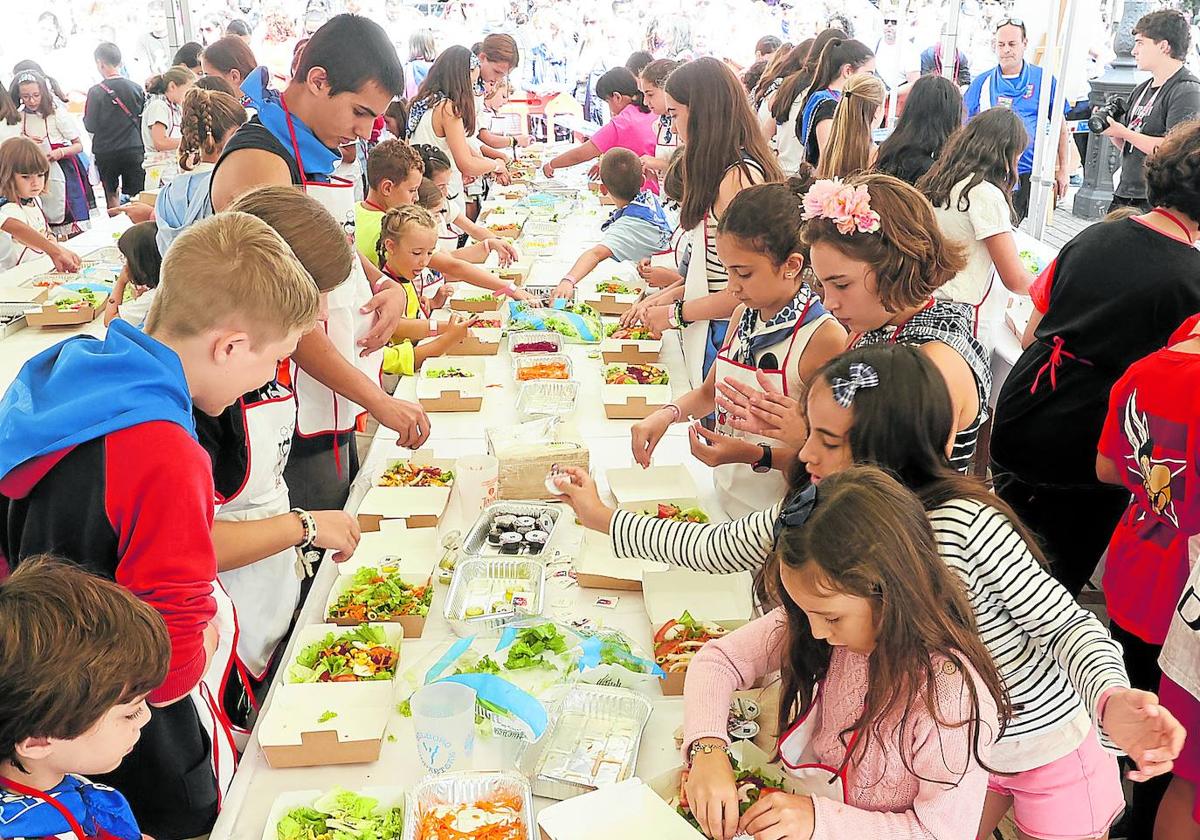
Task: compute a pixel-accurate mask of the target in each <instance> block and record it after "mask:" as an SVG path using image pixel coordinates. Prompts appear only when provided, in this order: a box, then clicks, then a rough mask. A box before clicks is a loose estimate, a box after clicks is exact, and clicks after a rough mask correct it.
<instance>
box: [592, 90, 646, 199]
mask: <svg viewBox="0 0 1200 840" xmlns="http://www.w3.org/2000/svg"><path fill="white" fill-rule="evenodd" d="M657 140H658V114H656V113H654V112H653V111H650V112H648V113H642V111H641V109H640V108H638V107H637V106H636V105H628V106H626V107H625V109H624V110H623V111H621V113H619V114H617V115H616V116H615V117H613V118H612V119H611V120H609V121H608V122H607V123H605V125H604V127H603V128H601V129H600V130H599V131H597V132H596V133H595V134H593V135H592V143H594V144H595V145H596V148H597V149H599V150H600V153H601V154H603V153H604V152H607V151H608V150H609V149H613V148H617V147H620V148H622V149H629V150H630V151H631V152H633V153H634V154H635V155H637V156H638V157H641V156H642V155H653V154H654V150H655V144H656V142H657ZM642 188H643V189H647V190H650V191H651V192H653V193H654V194H655V195H657V194H658V179H657V178H647V179H646V183H645V184H644V185H643V187H642Z"/></svg>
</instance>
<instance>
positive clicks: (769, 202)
mask: <svg viewBox="0 0 1200 840" xmlns="http://www.w3.org/2000/svg"><path fill="white" fill-rule="evenodd" d="M606 154H611V152H609V153H606ZM804 186H805V185H804V184H803V182H801V181H799V180H798V179H792V180H791V181H790V182H789V183H788V184H760V185H757V186H753V187H748V188H747V189H745V190H742V191H741V192H740V193H738V194H737V196H736V197H735V198H734V199H733V201H731V202H730V203H729V207H728V208H726V210H725V214H724V215H723V216H721V222H720V224H719V225H718V227H717V252H718V253H719V254H720V255H721V261H722V262H723V263H724V264H725V266H726V268H727V269H729V287H730V290H731V291H732V292H733V294H734V295H735V296H736V297H737V298H738V299H739V300H740V301H742V305H741V306H740V307H739V308H738V309H736V310H734V314H733V317H732V318H731V319H730V325H731V326H730V330H729V333H728V335H727V336H726V339H725V343H724V346H722V348H721V351H720V352H719V353H718V354H717V360H716V363H715V364H714V365H713V367H712V369H710V370H709V372H708V375H707V376H706V377H705V379H704V383H703V384H702V385H701V386H700V387H699V388H696V389H694V390H692V391H689V392H688V393H686V394H684V395H683V396H682V397H680V398H679V400H678V402H677V403H675V404H672V405H670V406H667V407H666V408H664V409H660V410H659V411H656V412H654V413H653V414H651V415H650V416H649V417H648V418H646V419H645V420H642V421H640V422H639V423H637V424H636V425H635V426H634V427H633V441H632V443H633V457H634V460H635V461H637V462H638V463H639V464H641V465H642V466H644V467H648V466H649V465H650V459H651V457H652V455H653V453H654V449H655V447H656V446H657V445H658V442H659V441H660V440H661V439H662V437H663V435H664V434H666V432H667V429H669V428H670V427H671V425H672V424H674V423H677V422H680V421H681V420H686V419H687V418H691V417H706V416H708V415H709V414H710V413H711V412H712V411H713V410H714V408H715V407H716V397H717V383H718V382H721V383H727V382H728V381H729V380H731V379H732V380H737V381H741V382H745V383H747V384H755V383H756V382H759V381H762V380H763V378H764V377H765V378H769V379H770V380H771V381H772V382H773V387H774V388H775V389H776V390H779V391H781V392H782V393H785V394H800V393H803V391H804V389H805V388H806V387H807V383H809V382H810V381H811V380H812V375H813V373H815V372H816V370H817V369H818V368H820V367H821V366H822V365H823V364H825V362H827V361H828V360H829V359H831V358H833V357H834V356H836V355H837V354H838V353H840V352H841V351H842V348H843V347H844V346H845V344H846V331H845V330H844V329H843V328H842V327H841V325H839V324H838V323H837V321H835V320H834V319H833V317H832V316H830V315H829V313H827V312H826V311H825V307H824V306H822V304H821V301H820V300H818V299H817V296H816V295H815V294H813V292H812V290H811V289H810V288H809V287H808V284H807V283H805V282H804V276H803V270H804V267H805V262H804V256H803V246H802V245H801V244H800V236H801V233H802V230H803V227H804V222H803V219H802V218H801V212H800V206H799V198H798V195H797V191H798V190H801V189H803V188H804ZM756 377H757V378H756ZM731 421H732V418H731V417H730V416H729V414H728V413H727V412H725V411H719V412H718V413H717V427H716V431H715V433H712V432H709V431H708V430H707V429H693V430H692V433H691V437H692V443H693V445H692V452H693V454H694V455H695V456H696V457H697V458H699V459H700V460H701V461H707V459H708V458H709V456H710V455H711V454H712V453H714V452H716V451H718V449H717V447H716V446H714V445H713V444H716V443H719V444H720V447H721V448H722V449H723V450H728V451H725V452H723V457H722V460H721V463H719V464H717V465H716V470H715V473H714V476H713V478H714V481H715V483H716V486H717V498H718V499H719V500H720V503H721V506H722V508H723V509H724V510H725V512H726V513H727V514H729V515H730V516H735V517H736V516H742V515H744V514H746V513H749V512H750V511H753V510H760V509H762V508H766V507H770V506H771V505H772V504H774V503H775V502H777V501H778V500H779V499H780V498H782V496H783V492H784V489H785V486H786V482H785V480H784V474H783V473H782V472H780V471H779V469H778V468H776V469H775V470H773V469H772V467H773V466H776V464H778V465H779V466H782V465H784V464H790V463H791V462H792V460H793V455H794V450H788V449H787V448H786V447H782V446H780V445H779V442H778V441H773V440H769V439H768V438H765V437H762V436H758V435H750V434H747V433H745V432H741V431H739V430H737V429H735V428H734V427H733V425H732V422H731ZM718 436H720V437H721V438H722V439H720V440H718ZM772 444H774V448H773V447H772ZM776 456H778V458H779V460H778V462H776V461H775V458H776Z"/></svg>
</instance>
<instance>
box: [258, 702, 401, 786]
mask: <svg viewBox="0 0 1200 840" xmlns="http://www.w3.org/2000/svg"><path fill="white" fill-rule="evenodd" d="M389 685H390V683H389ZM327 688H328V687H327V686H320V685H311V684H310V685H284V684H281V685H278V686H276V687H275V691H274V693H273V694H272V697H271V704H270V705H269V706H268V707H267V710H266V712H265V713H264V714H263V716H262V718H261V719H260V720H259V721H258V725H257V726H256V727H255V734H256V735H257V737H258V743H259V746H260V747H261V748H262V751H263V757H264V758H266V760H267V764H269V765H271V766H272V767H274V768H277V769H278V768H282V767H320V766H324V765H328V764H365V763H368V762H372V761H378V760H379V753H380V750H381V749H382V747H383V734H384V731H385V730H386V729H387V723H388V718H389V717H391V715H392V712H393V710H394V709H395V703H394V702H393V698H392V697H391V696H390V695H387V696H385V695H383V694H379V693H377V694H375V695H373V696H368V697H362V698H359V699H358V700H357V701H356V702H355V704H354V705H353V706H352V707H350V706H347V705H345V704H341V705H338V704H334V703H331V701H330V697H329V694H328V692H327ZM328 712H334V713H335V714H336V716H335V717H333V718H330V719H328V720H325V721H322V720H320V718H322V717H324V716H325V715H326V714H327V713H328Z"/></svg>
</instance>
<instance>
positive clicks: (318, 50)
mask: <svg viewBox="0 0 1200 840" xmlns="http://www.w3.org/2000/svg"><path fill="white" fill-rule="evenodd" d="M306 41H307V42H306ZM292 63H293V70H292V76H293V77H294V78H297V79H305V78H307V77H308V73H309V71H310V70H312V69H313V68H314V67H322V68H324V70H325V73H326V75H327V77H328V79H329V95H330V96H337V95H338V94H339V93H346V92H348V91H356V90H361V89H362V88H363V86H364V85H365V84H367V83H368V82H375V83H376V84H378V85H379V86H380V87H381V88H383V89H384V90H385V91H387V92H388V93H389V94H390V95H392V96H395V95H396V94H398V93H400V92H402V91H403V90H404V67H403V65H401V64H400V59H399V57H398V56H397V55H396V48H395V46H393V45H392V39H391V38H389V37H388V34H387V33H386V32H385V31H384V30H383V27H382V26H380V25H379V24H377V23H376V22H375V21H373V20H369V19H368V18H365V17H363V16H361V15H351V14H341V15H334V16H333V17H331V18H330V19H329V20H327V21H325V23H323V24H321V28H320V29H318V30H317V31H316V32H314V33H313V34H312V37H311V38H308V39H301V41H300V42H298V43H297V44H296V54H295V57H294V58H293V60H292Z"/></svg>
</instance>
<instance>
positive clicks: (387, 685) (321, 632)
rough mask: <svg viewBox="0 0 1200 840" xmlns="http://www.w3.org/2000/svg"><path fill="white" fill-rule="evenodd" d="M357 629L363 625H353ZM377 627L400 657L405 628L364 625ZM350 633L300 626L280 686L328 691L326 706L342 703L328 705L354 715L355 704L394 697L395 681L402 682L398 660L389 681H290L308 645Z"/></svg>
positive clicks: (322, 626) (343, 629)
mask: <svg viewBox="0 0 1200 840" xmlns="http://www.w3.org/2000/svg"><path fill="white" fill-rule="evenodd" d="M351 626H352V627H358V626H360V624H357V623H356V624H354V625H351ZM361 626H369V627H375V628H378V629H380V630H382V631H383V635H384V637H385V639H386V640H387V645H388V646H389V647H391V648H395V650H396V652H397V653H398V654H399V653H400V652H401V648H402V647H403V645H404V628H403V627H401V626H400V625H399V624H398V623H395V622H388V623H383V622H378V621H371V622H367V623H366V624H365V625H361ZM347 632H349V628H347V627H339V626H338V625H336V624H305V625H303V626H302V627H297V628H296V632H295V643H294V644H293V646H292V650H291V657H292V658H291V659H289V660H288V661H287V662H284V663H283V666H282V680H281V685H308V686H313V687H314V688H317V689H320V690H321V691H325V692H328V693H327V694H326V695H325V697H326V700H325V702H326V704H331V703H332V704H340V708H339V706H338V705H333V706H328V708H329V709H330V710H331V711H335V712H338V711H346V710H349V711H350V712H351V713H353V710H354V708H355V705H354V704H357V703H360V702H370V701H371V700H372V699H373V698H374V697H376V696H378V697H382V698H384V699H387V700H390V699H391V697H392V695H393V694H395V693H396V682H397V680H399V679H400V662H399V660H397V662H396V667H395V668H394V671H395V674H394V675H393V677H392V678H391V679H390V680H363V681H359V682H319V683H292V682H289V681H288V669H289V668H290V667H291V666H292V663H293V662H295V658H296V656H297V655H298V654H299V653H300V651H301V650H303V649H304V648H305V646H307V645H310V644H312V643H313V642H317V641H320V640H321V639H323V638H325V636H326V635H327V634H329V633H332V634H333V635H334V636H335V637H336V636H341V635H343V634H345V633H347Z"/></svg>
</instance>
